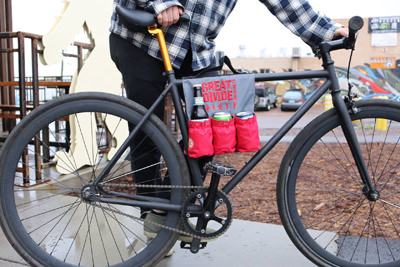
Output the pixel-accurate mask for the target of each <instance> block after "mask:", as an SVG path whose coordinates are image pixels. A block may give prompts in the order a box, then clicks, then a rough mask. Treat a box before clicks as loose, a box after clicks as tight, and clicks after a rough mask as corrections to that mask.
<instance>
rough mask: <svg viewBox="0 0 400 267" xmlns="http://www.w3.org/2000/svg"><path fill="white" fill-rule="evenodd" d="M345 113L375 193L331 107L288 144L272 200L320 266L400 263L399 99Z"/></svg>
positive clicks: (373, 102)
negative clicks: (374, 194) (373, 195)
mask: <svg viewBox="0 0 400 267" xmlns="http://www.w3.org/2000/svg"><path fill="white" fill-rule="evenodd" d="M356 103H357V104H356V105H357V107H358V108H359V112H358V113H357V114H356V115H351V118H352V121H353V124H354V125H355V131H356V134H357V137H358V141H359V143H360V146H361V150H362V153H363V157H364V160H365V162H366V164H367V166H368V171H369V173H370V176H371V179H372V182H373V184H374V185H375V187H376V189H377V190H378V191H379V193H380V198H379V199H378V200H377V201H370V200H368V199H367V197H366V196H365V195H364V194H363V187H364V185H363V184H362V181H361V178H360V176H359V173H358V171H357V168H356V166H355V162H354V159H353V157H352V155H351V152H350V150H349V147H348V145H347V141H346V139H345V138H344V135H343V132H342V130H341V128H340V126H339V119H338V116H337V115H336V113H335V112H334V110H330V111H328V112H325V113H323V114H322V115H320V116H318V117H317V118H316V119H314V120H313V121H312V122H311V123H310V124H309V125H307V126H306V127H305V128H304V129H303V130H302V131H301V132H300V133H299V135H298V136H297V137H296V138H295V140H294V141H293V142H292V144H291V145H290V147H289V149H288V151H287V152H286V154H285V156H284V159H283V161H282V165H281V168H280V171H279V177H278V185H277V199H278V208H279V212H280V216H281V220H282V223H283V225H284V226H285V229H286V231H287V233H288V235H289V236H290V238H291V239H292V241H293V243H294V244H295V245H296V246H297V248H298V249H299V250H300V251H301V252H302V253H303V254H304V255H305V256H307V257H308V258H309V259H310V260H311V261H313V262H314V263H316V264H318V265H322V266H327V265H329V266H364V265H369V264H370V265H374V266H376V265H379V266H400V183H399V174H400V144H399V141H400V104H399V103H398V102H394V101H385V100H369V101H358V102H356Z"/></svg>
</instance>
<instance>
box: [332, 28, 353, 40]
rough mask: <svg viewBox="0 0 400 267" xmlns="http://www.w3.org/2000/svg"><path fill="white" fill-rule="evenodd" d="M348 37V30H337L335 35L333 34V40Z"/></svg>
mask: <svg viewBox="0 0 400 267" xmlns="http://www.w3.org/2000/svg"><path fill="white" fill-rule="evenodd" d="M347 36H349V29H348V28H338V29H337V30H336V31H335V33H334V34H333V39H334V40H335V39H339V38H341V37H347Z"/></svg>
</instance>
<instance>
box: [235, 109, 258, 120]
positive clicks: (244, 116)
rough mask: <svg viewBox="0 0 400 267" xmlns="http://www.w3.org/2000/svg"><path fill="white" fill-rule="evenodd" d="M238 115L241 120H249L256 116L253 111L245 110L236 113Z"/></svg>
mask: <svg viewBox="0 0 400 267" xmlns="http://www.w3.org/2000/svg"><path fill="white" fill-rule="evenodd" d="M236 117H238V118H239V119H241V120H247V119H250V118H253V117H254V114H253V112H250V111H243V112H239V113H238V114H236Z"/></svg>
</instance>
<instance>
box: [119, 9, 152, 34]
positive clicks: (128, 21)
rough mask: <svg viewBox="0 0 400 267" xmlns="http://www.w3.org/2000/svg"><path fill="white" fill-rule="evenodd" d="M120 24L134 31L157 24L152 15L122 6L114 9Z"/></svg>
mask: <svg viewBox="0 0 400 267" xmlns="http://www.w3.org/2000/svg"><path fill="white" fill-rule="evenodd" d="M115 10H116V11H117V14H118V16H119V18H120V19H121V22H122V23H123V24H124V25H125V26H126V27H127V28H128V29H134V30H136V29H137V28H138V27H141V28H145V27H149V26H152V25H154V24H155V23H156V22H157V19H156V17H155V16H154V14H151V13H149V12H146V11H144V10H134V9H129V8H126V7H122V6H117V7H116V9H115Z"/></svg>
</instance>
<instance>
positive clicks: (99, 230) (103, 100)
mask: <svg viewBox="0 0 400 267" xmlns="http://www.w3.org/2000/svg"><path fill="white" fill-rule="evenodd" d="M145 112H146V109H145V108H143V107H142V106H140V105H138V104H137V103H134V102H132V101H130V100H128V99H125V98H123V97H120V96H116V95H111V94H105V93H76V94H70V95H67V96H63V97H60V98H57V99H55V100H53V101H50V102H48V103H46V104H44V105H42V106H40V107H38V108H36V109H35V110H33V111H32V112H31V113H30V114H29V115H28V116H26V117H25V118H24V119H23V120H22V121H21V122H20V123H19V124H18V125H17V127H16V128H15V129H14V130H13V131H12V133H11V134H10V135H9V137H8V138H7V140H6V142H5V144H4V145H3V147H2V150H1V155H0V222H1V226H2V228H3V231H4V233H5V235H6V236H7V238H8V240H9V242H10V243H11V245H12V246H13V247H14V248H15V249H16V251H17V252H18V253H19V254H20V255H21V256H22V257H23V258H24V259H25V260H26V261H27V263H28V264H30V265H32V266H71V265H80V266H111V265H116V264H120V265H118V266H152V265H155V264H156V263H157V262H158V261H159V260H161V259H162V258H163V257H164V255H166V254H167V253H168V251H169V250H170V249H171V247H172V246H173V245H174V243H175V242H176V240H177V238H178V234H177V233H176V232H174V231H170V230H164V229H163V230H161V231H159V232H158V234H157V236H156V237H154V239H152V242H151V243H150V241H148V240H147V238H146V236H145V235H144V233H143V221H142V220H140V215H142V214H141V213H140V210H139V208H137V207H133V206H125V205H119V204H113V203H99V202H96V201H92V202H88V201H84V200H83V198H82V192H83V191H82V188H83V187H84V186H85V185H87V184H90V183H91V181H92V180H94V178H95V175H96V174H98V170H99V169H100V166H102V164H103V163H104V162H105V161H106V160H105V154H98V156H97V153H96V149H97V152H99V147H100V145H103V143H104V142H105V139H106V138H105V137H106V136H109V135H111V136H109V137H111V139H109V140H113V137H115V136H116V135H114V134H115V133H117V131H116V129H117V128H120V127H123V125H125V126H124V127H125V129H126V130H127V127H126V125H127V123H128V122H129V123H132V124H136V123H138V122H139V121H140V119H141V118H142V117H143V115H144V114H145ZM76 114H79V115H78V116H77V115H76ZM82 114H83V115H82ZM111 115H112V116H114V117H113V118H114V119H117V123H114V124H112V125H111V121H110V120H109V118H111ZM82 116H90V118H91V119H90V122H89V124H90V125H91V127H93V128H91V129H92V134H90V135H87V134H83V133H82V130H80V128H81V127H82V128H83V124H84V122H83V121H81V122H79V120H80V119H81V118H82ZM66 118H68V119H66ZM72 120H73V121H74V125H75V128H76V131H75V132H76V135H77V137H78V136H79V135H80V136H81V137H88V136H91V137H94V138H93V139H94V141H91V140H87V142H86V141H85V142H83V143H82V142H81V143H80V144H84V145H87V146H88V148H87V149H86V150H87V152H86V154H87V155H85V156H87V157H88V158H90V159H91V160H93V162H92V163H91V164H86V165H85V166H83V167H80V166H79V164H77V162H76V161H75V159H74V156H75V155H74V154H73V153H71V152H72V149H74V148H73V145H72V144H73V142H72V141H71V140H69V137H68V133H69V132H72V130H71V131H68V127H67V126H68V125H70V126H71V124H72ZM104 121H105V122H106V124H107V125H106V126H104V125H103V124H104ZM86 122H87V121H86ZM55 125H58V126H57V127H55ZM102 125H103V126H102ZM111 126H112V128H111ZM42 129H50V134H49V135H48V136H49V137H50V142H53V143H54V144H53V143H48V141H47V140H45V138H44V136H47V135H45V134H44V133H43V131H42ZM56 129H57V131H56ZM93 129H95V130H94V133H93ZM86 130H87V128H86ZM140 131H141V132H143V134H144V135H145V136H147V138H149V139H150V140H151V141H152V142H153V143H154V144H155V145H156V147H157V148H158V150H159V151H160V153H161V155H162V157H161V160H160V162H159V163H157V164H159V165H162V170H161V167H160V171H159V173H161V171H162V174H163V175H169V176H170V180H171V185H173V186H174V185H176V186H180V185H188V177H189V175H188V169H187V166H186V162H185V159H184V156H183V153H182V151H181V149H180V147H179V145H178V144H177V141H176V139H175V138H174V137H173V136H172V134H171V133H170V132H169V131H168V129H167V127H166V126H165V125H164V123H163V122H162V121H161V120H160V119H159V118H157V117H156V116H155V115H152V116H151V117H150V118H149V119H148V120H147V121H146V122H145V123H144V125H143V127H142V128H141V130H140ZM104 133H107V134H104ZM35 136H37V137H39V136H40V142H41V143H40V144H41V146H40V152H41V153H38V152H35V150H34V149H33V148H32V142H33V141H32V140H33V139H34V137H35ZM56 141H57V142H56ZM46 142H47V143H46ZM90 142H95V145H94V146H90V144H93V143H90ZM45 144H50V145H45ZM139 144H140V142H139ZM113 145H115V140H113V141H112V142H111V143H109V146H111V147H112V146H113ZM47 146H48V148H50V149H49V150H50V151H49V154H50V156H51V158H45V156H43V155H44V153H42V152H43V151H44V148H45V147H47ZM75 146H77V144H75ZM96 146H97V147H96ZM90 150H94V151H90ZM25 151H27V152H28V154H27V155H28V160H27V161H25V163H24V162H23V161H22V157H26V156H25V155H26V154H25V153H26V152H25ZM57 151H58V152H57ZM74 151H76V148H75V150H74ZM56 153H57V154H56ZM108 153H111V152H110V151H109V152H108ZM55 154H56V155H57V156H55V157H54V155H55ZM89 154H90V155H92V154H93V155H94V154H96V156H90V155H89ZM35 155H36V156H40V161H41V163H43V162H44V161H49V160H50V162H51V163H53V164H54V158H56V159H58V162H57V164H61V165H62V166H64V167H63V168H65V165H69V167H70V168H71V170H70V171H69V172H71V174H59V173H58V172H56V171H55V168H57V167H58V165H57V166H52V167H49V168H42V169H40V168H39V170H38V168H35V165H34V163H33V161H32V157H33V156H35ZM76 156H78V155H76ZM62 157H64V158H65V157H66V158H70V161H69V162H64V163H60V159H61V158H62ZM127 162H129V161H126V160H123V159H122V160H120V161H119V162H118V163H117V164H116V165H115V166H114V168H113V169H112V170H111V171H110V172H109V175H108V176H107V182H108V183H109V185H107V188H106V190H108V191H112V192H115V191H120V190H121V183H123V184H124V183H125V184H126V183H129V184H134V182H133V181H132V179H131V178H130V176H129V174H130V172H129V171H128V172H127V171H126V165H127ZM128 165H129V163H128ZM74 166H76V167H74ZM21 167H22V169H23V168H24V167H25V169H28V170H29V171H30V172H29V173H30V176H29V183H37V182H38V181H37V179H36V177H39V175H42V177H41V180H40V182H41V184H38V185H31V186H26V185H27V184H26V182H25V184H23V185H21V183H23V182H24V181H23V180H22V179H23V178H24V177H25V176H24V175H23V174H21V172H19V169H18V168H21ZM128 169H129V168H128ZM56 170H57V169H56ZM59 170H61V169H60V168H59ZM166 170H168V171H166ZM35 171H36V172H35ZM85 172H86V174H85ZM137 172H140V170H138V171H137ZM139 174H140V173H139ZM85 175H86V176H85ZM136 175H137V174H136ZM23 176H24V177H23ZM25 178H27V177H25ZM21 180H22V182H21ZM25 181H26V180H25ZM118 183H119V185H118ZM122 188H124V187H122ZM103 189H104V188H103ZM124 189H125V190H127V191H126V194H134V193H135V192H134V189H132V188H131V189H130V188H129V187H126V186H125V188H124ZM129 190H131V191H129ZM132 190H133V191H132ZM168 190H169V201H170V203H172V204H179V205H180V204H182V202H183V201H184V197H185V194H186V193H184V192H183V189H168ZM124 192H125V191H124ZM98 194H100V195H101V196H102V195H104V194H103V192H98ZM112 197H113V198H118V197H116V196H112ZM165 218H166V219H165V222H164V225H165V226H168V227H171V228H178V227H179V225H180V224H181V220H180V214H179V212H168V213H167V215H166V217H165ZM148 243H149V244H148Z"/></svg>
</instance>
